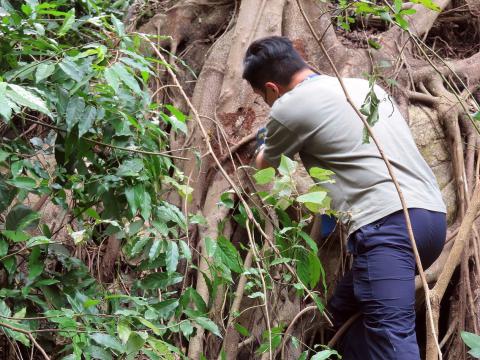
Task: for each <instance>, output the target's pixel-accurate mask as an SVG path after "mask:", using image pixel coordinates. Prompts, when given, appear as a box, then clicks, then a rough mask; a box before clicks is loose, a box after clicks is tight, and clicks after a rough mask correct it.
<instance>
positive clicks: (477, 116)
mask: <svg viewBox="0 0 480 360" xmlns="http://www.w3.org/2000/svg"><path fill="white" fill-rule="evenodd" d="M0 85H1V84H0ZM473 120H477V121H480V111H478V112H476V113H475V114H473Z"/></svg>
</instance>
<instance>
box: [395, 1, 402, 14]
mask: <svg viewBox="0 0 480 360" xmlns="http://www.w3.org/2000/svg"><path fill="white" fill-rule="evenodd" d="M402 4H403V0H395V2H394V6H395V12H396V13H399V12H400V10H402Z"/></svg>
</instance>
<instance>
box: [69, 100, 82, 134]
mask: <svg viewBox="0 0 480 360" xmlns="http://www.w3.org/2000/svg"><path fill="white" fill-rule="evenodd" d="M84 111H85V100H84V99H83V98H82V97H80V96H74V97H72V98H71V99H70V101H69V102H68V105H67V111H66V115H65V121H66V123H67V131H68V132H70V131H72V129H73V127H74V126H75V125H76V124H77V123H78V122H79V121H80V120H81V119H82V117H83V112H84Z"/></svg>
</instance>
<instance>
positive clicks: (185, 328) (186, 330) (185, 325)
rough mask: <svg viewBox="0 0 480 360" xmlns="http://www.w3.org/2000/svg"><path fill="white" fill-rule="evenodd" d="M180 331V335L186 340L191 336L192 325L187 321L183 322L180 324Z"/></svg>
mask: <svg viewBox="0 0 480 360" xmlns="http://www.w3.org/2000/svg"><path fill="white" fill-rule="evenodd" d="M180 331H181V332H182V334H183V335H184V336H185V337H186V338H187V339H188V338H189V337H190V335H192V334H193V326H192V323H191V322H190V321H188V320H183V321H182V322H181V323H180Z"/></svg>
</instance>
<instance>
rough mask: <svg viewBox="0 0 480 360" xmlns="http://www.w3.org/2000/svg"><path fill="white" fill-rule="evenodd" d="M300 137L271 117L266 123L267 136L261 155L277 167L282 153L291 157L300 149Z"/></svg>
mask: <svg viewBox="0 0 480 360" xmlns="http://www.w3.org/2000/svg"><path fill="white" fill-rule="evenodd" d="M302 145H303V143H302V141H301V140H300V137H299V136H298V135H297V134H296V133H294V132H293V131H290V130H289V129H288V128H287V127H286V126H285V125H283V124H282V123H280V122H278V121H277V120H275V119H273V118H271V119H270V121H269V122H268V124H267V136H266V137H265V148H264V151H263V156H264V158H265V160H267V161H268V162H269V163H270V164H271V165H272V166H275V167H278V165H279V164H280V158H281V157H282V154H283V155H285V156H287V157H289V158H291V159H292V158H293V156H294V155H295V154H296V153H298V152H299V151H300V150H301V149H302Z"/></svg>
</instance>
